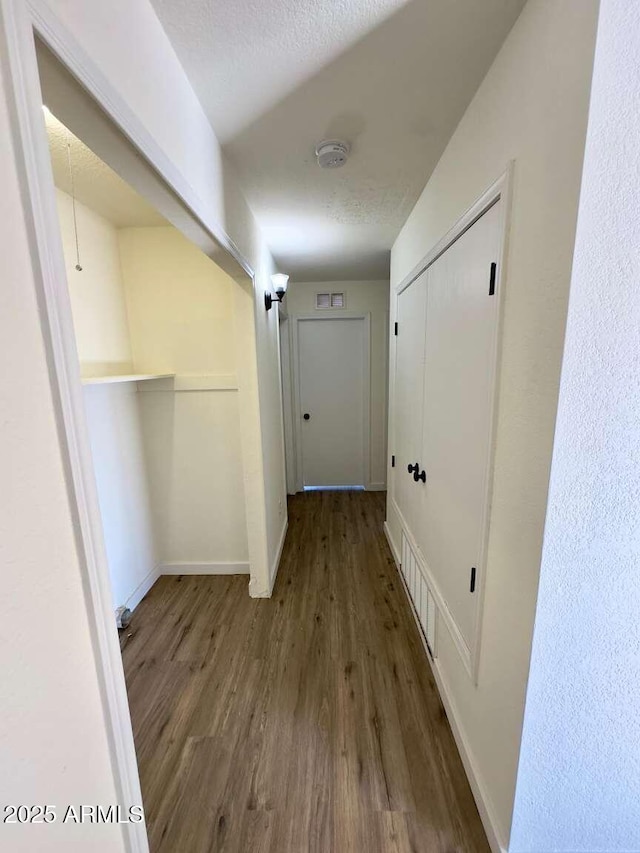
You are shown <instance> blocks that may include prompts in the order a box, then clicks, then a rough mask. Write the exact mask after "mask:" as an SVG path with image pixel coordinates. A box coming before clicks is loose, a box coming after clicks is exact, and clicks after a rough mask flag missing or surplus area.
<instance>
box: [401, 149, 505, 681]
mask: <svg viewBox="0 0 640 853" xmlns="http://www.w3.org/2000/svg"><path fill="white" fill-rule="evenodd" d="M513 171H514V161H512V160H511V161H509V162H508V164H507V168H506V169H505V171H504V172H503V173H502V175H500V177H499V178H498V179H497V180H496V181H495V182H494V183H493V184H491V186H490V187H489V188H488V189H487V190H485V192H483V193H482V195H481V196H480V197H479V198H478V199H477V200H476V201H475V202H474V203H473V204H472V205H471V207H469V208H468V209H467V210H466V211H465V213H463V214H462V216H461V217H460V218H459V219H458V221H457V222H456V223H455V224H454V225H453V226H452V227H451V228H450V229H449V231H447V233H446V234H445V235H444V237H442V239H441V240H438V242H437V243H436V244H435V245H434V246H433V247H432V248H431V249H430V250H429V251H428V252H427V253H426V254H425V255H424V257H423V258H422V259H421V260H420V261H418V263H417V264H416V265H415V266H414V267H413V269H412V270H411V272H410V273H409V274H408V275H406V276H405V277H404V278H403V279H402V280H401V281H400V282H399V284H397V285H396V286H395V287H394V288H393V291H392V292H393V297H392V303H393V320H395V319H396V318H397V316H398V299H399V296H400V294H401V293H402V291H403V290H406V289H407V288H408V287H409V286H410V285H411V284H413V282H414V281H415V280H416V279H417V278H419V277H420V276H421V275H422V273H423V272H425V270H427V269H428V268H429V267H430V266H431V265H432V264H434V263H435V262H436V261H437V260H438V258H439V257H440V256H441V255H443V254H444V253H445V252H446V251H447V249H449V248H450V247H451V246H452V245H453V244H454V243H455V242H456V240H458V239H459V238H460V237H461V236H462V235H463V234H464V233H465V231H468V230H469V228H471V227H472V226H473V225H474V224H475V223H476V222H477V221H478V219H480V217H481V216H482V215H483V214H485V213H486V212H487V211H488V210H489V209H490V208H491V207H493V206H494V205H495V204H497V203H498V202H499V201H502V202H503V206H502V214H501V223H500V231H501V234H500V245H499V248H498V252H497V260H498V269H497V277H496V285H497V296H498V304H497V308H496V310H497V312H498V316H497V322H496V333H495V336H494V341H493V353H492V359H493V367H494V369H493V384H492V388H491V392H490V393H491V401H492V405H491V421H490V425H489V430H490V436H491V438H490V450H489V458H488V460H487V493H486V500H485V506H484V515H483V520H482V528H483V536H482V544H481V547H480V555H479V560H478V564H477V567H476V585H477V590H478V596H477V599H476V620H475V628H474V632H473V641H472V645H471V646H468V645H467V643H466V642H465V640H464V638H463V637H462V634H461V633H460V630H459V628H458V626H457V624H456V622H455V620H454V618H453V616H452V615H451V612H450V610H449V608H448V606H447V603H446V599H445V598H444V596H443V594H442V592H441V591H440V588H439V585H438V582H437V580H436V579H435V577H434V575H433V572H432V571H431V569H430V568H429V565H428V563H427V561H426V560H425V558H424V555H423V554H422V552H421V550H420V548H419V547H418V545H417V543H416V541H415V539H414V537H413V535H412V533H411V530H410V528H409V527H408V526H407V523H406V521H405V518H404V516H403V514H402V512H401V510H400V507H399V506H398V503H397V501H396V498H395V476H394V474H395V472H396V471H397V470H398V469H397V468H395V469H394V468H389V469H388V473H389V477H388V484H389V485H388V489H389V501H390V504H391V506H392V507H393V510H394V512H395V513H396V515H397V517H398V518H399V520H400V524H401V525H402V529H403V530H404V532H405V534H406V536H407V538H408V540H409V541H410V543H411V547H412V548H413V550H414V552H415V553H416V554H417V555H418V556H419V558H420V560H419V562H420V567H421V569H422V570H423V574H424V576H425V579H426V581H427V585H428V586H429V588H430V590H431V592H432V594H433V597H434V598H435V600H436V605H437V608H438V613H439V616H441V617H442V619H441V620H439V624H441V623H442V622H444V623H445V625H446V626H447V629H448V631H449V634H450V636H451V638H452V640H453V644H454V646H455V648H456V650H457V652H458V654H459V655H460V658H461V659H462V662H463V664H464V666H465V668H466V670H467V672H468V674H469V676H470V678H471V679H472V681H473V683H474V684H476V685H477V683H478V668H479V663H480V646H481V638H482V623H483V615H484V596H485V587H486V582H485V581H486V573H487V559H488V552H489V538H490V526H491V524H490V523H491V502H492V495H493V477H494V469H495V455H496V434H497V420H498V417H497V415H498V396H499V395H498V390H499V387H500V366H501V357H500V352H501V346H502V335H503V315H504V302H505V294H504V290H505V281H506V277H507V257H508V248H509V225H510V222H511V203H512V194H513ZM395 340H396V339H395V336H393V335H392V337H391V341H392V346H393V348H394V349H393V358H390V359H389V378H390V388H389V395H390V396H389V401H390V404H389V442H390V443H389V446H390V447H392V446H393V442H394V441H395V418H394V415H395V373H396V367H397V364H396V360H397V347H396V344H395Z"/></svg>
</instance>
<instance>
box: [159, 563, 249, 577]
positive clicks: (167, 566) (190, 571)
mask: <svg viewBox="0 0 640 853" xmlns="http://www.w3.org/2000/svg"><path fill="white" fill-rule="evenodd" d="M159 573H160V574H161V575H248V574H249V563H197V562H176V563H162V564H161V566H160V572H159Z"/></svg>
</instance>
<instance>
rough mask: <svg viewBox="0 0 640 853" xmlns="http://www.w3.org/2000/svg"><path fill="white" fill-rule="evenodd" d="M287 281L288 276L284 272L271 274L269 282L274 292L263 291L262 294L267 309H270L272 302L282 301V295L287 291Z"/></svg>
mask: <svg viewBox="0 0 640 853" xmlns="http://www.w3.org/2000/svg"><path fill="white" fill-rule="evenodd" d="M288 283H289V276H288V275H285V274H284V273H281V272H277V273H274V274H273V275H272V276H271V284H272V285H273V289H274V291H275V292H274V293H269V292H267V293H265V295H264V307H265V308H266V309H267V311H270V310H271V306H272V305H273V303H274V302H276V301H277V302H282V300H283V299H284V295H285V293H286V292H287V284H288Z"/></svg>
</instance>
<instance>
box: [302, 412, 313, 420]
mask: <svg viewBox="0 0 640 853" xmlns="http://www.w3.org/2000/svg"><path fill="white" fill-rule="evenodd" d="M302 417H303V418H304V419H305V421H308V420H309V418H310V417H311V415H310V414H309V412H305V413H304V415H303V416H302Z"/></svg>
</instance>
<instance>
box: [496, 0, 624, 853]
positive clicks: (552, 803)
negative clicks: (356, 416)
mask: <svg viewBox="0 0 640 853" xmlns="http://www.w3.org/2000/svg"><path fill="white" fill-rule="evenodd" d="M639 44H640V6H639V5H638V4H637V3H630V2H628V0H602V4H601V16H600V25H599V29H598V44H597V50H596V59H595V67H594V77H593V90H592V100H591V112H590V117H589V131H588V137H587V148H586V154H585V163H584V172H583V179H582V194H581V200H580V211H579V219H578V231H577V241H576V249H575V258H574V266H573V275H572V281H571V295H570V302H569V318H568V326H567V336H566V342H565V351H564V360H563V366H562V384H561V389H560V405H559V410H558V423H557V429H556V438H555V446H554V453H553V465H552V470H551V485H550V492H549V506H548V511H547V522H546V528H545V538H544V550H543V560H542V570H541V576H540V592H539V598H538V608H537V614H536V623H535V634H534V643H533V655H532V664H531V673H530V676H529V687H528V691H527V705H526V714H525V724H524V733H523V740H522V751H521V756H520V767H519V774H518V787H517V797H516V806H515V814H514V826H513V832H512V843H511V848H510V850H512V851H513V853H525V851H526V853H547V851H550V850H553V851H563V853H565V851H571V853H575V851H581V853H593V851H607V853H613V851H638V850H640V627H639V626H640V618H639V614H640V593H639V589H640V587H639V578H640V331H639V330H640V291H639V289H638V282H639V281H640V253H639V241H638V235H639V234H640V149H639V147H638V139H639V138H640V65H639V64H638V45H639Z"/></svg>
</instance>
